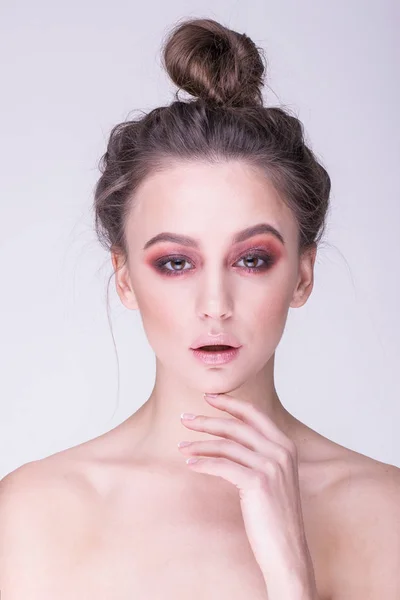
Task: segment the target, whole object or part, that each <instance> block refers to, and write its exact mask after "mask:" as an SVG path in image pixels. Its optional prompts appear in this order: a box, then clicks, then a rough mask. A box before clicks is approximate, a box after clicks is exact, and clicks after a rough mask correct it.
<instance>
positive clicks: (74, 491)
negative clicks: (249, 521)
mask: <svg viewBox="0 0 400 600" xmlns="http://www.w3.org/2000/svg"><path fill="white" fill-rule="evenodd" d="M141 411H142V412H141ZM142 414H143V407H142V408H141V409H139V411H137V412H136V413H135V414H134V415H133V416H131V417H130V418H129V419H127V420H126V421H124V422H123V423H121V424H120V425H119V426H117V427H116V428H114V429H113V430H111V431H110V432H107V433H106V434H103V435H101V436H99V437H98V438H95V439H94V440H90V441H89V442H85V443H83V444H81V445H79V446H76V447H74V448H70V449H67V450H64V451H62V452H59V453H57V454H55V455H53V456H50V457H47V458H45V459H42V460H39V461H35V462H33V463H28V464H27V465H24V466H23V467H21V468H20V469H17V470H16V471H15V472H14V473H12V474H10V475H9V476H7V477H6V478H5V479H4V480H3V482H2V485H3V486H4V482H5V481H6V480H7V479H9V481H8V490H7V491H8V493H9V497H10V498H12V499H13V506H14V514H16V515H18V514H19V516H21V514H22V519H23V517H24V515H25V516H26V517H27V521H28V526H27V527H26V526H25V528H24V532H23V533H21V538H20V539H18V540H16V539H15V538H14V539H15V543H14V544H12V543H9V544H7V547H6V550H7V557H5V556H2V564H3V568H4V570H3V576H2V577H3V580H2V588H3V591H4V594H5V596H4V597H5V598H9V600H20V599H22V598H23V597H29V598H31V599H32V600H39V598H40V599H41V600H50V599H52V598H55V597H57V598H60V599H64V598H65V599H67V598H72V597H73V598H76V599H77V600H80V599H84V598H85V599H86V598H88V599H89V598H90V599H92V598H96V599H99V600H103V599H104V600H106V599H108V598H110V597H113V598H115V599H121V600H125V599H126V600H127V599H128V598H151V599H154V600H156V599H160V600H161V599H168V598H171V599H172V598H174V599H178V600H180V599H182V600H183V599H186V598H188V597H191V598H194V599H199V600H200V599H202V598H211V599H214V598H215V599H217V598H221V597H222V598H231V599H232V600H242V599H243V600H245V599H246V598H249V597H251V598H254V599H258V598H259V599H260V600H261V599H264V600H265V599H267V598H268V596H267V592H266V590H265V582H264V580H263V578H262V576H261V573H260V571H259V569H258V565H257V563H256V562H255V560H254V557H253V555H252V552H251V548H250V547H249V545H248V543H247V538H246V535H245V532H244V529H243V521H242V518H241V513H240V508H239V502H238V494H237V489H236V488H235V487H233V486H232V485H231V484H230V483H228V482H225V481H224V480H223V479H221V478H215V477H212V476H207V475H203V474H199V473H190V472H189V471H188V467H187V466H186V464H185V462H184V458H183V457H180V456H178V459H179V460H177V461H176V463H174V464H170V463H168V462H166V463H165V464H163V462H162V461H161V460H159V461H157V462H154V461H153V460H151V459H150V460H149V458H148V456H147V455H146V454H145V452H143V451H141V450H140V447H141V443H142V442H143V440H142V439H141V437H142V435H141V432H142V431H143V421H142ZM291 420H292V423H291V427H292V428H291V434H292V439H294V440H295V441H296V444H297V446H298V450H299V474H300V481H301V497H302V507H303V514H304V522H305V528H306V535H307V540H308V545H309V548H310V552H311V556H312V560H313V565H314V569H315V575H316V580H317V586H318V592H319V598H320V600H335V599H336V598H341V597H342V596H341V595H340V596H339V595H338V596H336V595H334V593H333V591H334V590H335V591H336V590H337V589H338V582H335V581H334V580H333V579H332V577H333V575H332V572H333V567H334V565H335V564H336V563H337V562H340V557H339V555H338V551H339V548H340V541H341V540H342V539H345V538H346V523H348V522H351V520H352V518H353V516H354V514H353V513H354V511H355V506H354V504H352V502H351V501H350V498H351V495H352V494H353V495H354V494H357V493H358V492H357V489H358V486H359V491H360V501H362V502H364V503H367V504H368V502H369V503H370V506H368V510H369V511H370V512H371V513H374V511H379V510H380V507H379V505H378V506H374V497H371V498H370V500H368V498H367V497H366V498H365V497H364V498H363V497H362V496H361V491H362V489H363V486H362V482H363V481H365V480H366V479H373V480H374V482H375V483H376V486H377V489H381V490H382V494H383V490H385V489H390V486H391V485H392V486H393V489H394V486H396V489H397V490H399V489H400V487H399V479H400V478H399V469H397V468H396V467H394V466H391V465H386V464H384V463H381V462H379V461H375V460H373V459H371V458H368V457H366V456H363V455H361V454H358V453H356V452H353V451H351V450H349V449H346V448H344V447H343V446H340V445H338V444H336V443H334V442H332V441H331V440H329V439H327V438H325V437H323V436H321V435H319V434H318V433H317V432H315V431H313V430H312V429H310V428H308V427H307V426H306V425H304V424H303V423H301V422H299V421H297V420H296V419H295V418H294V417H291ZM176 452H177V453H178V451H176ZM127 456H131V457H132V458H131V459H127ZM10 492H11V494H10ZM3 494H4V489H3ZM27 494H29V498H30V502H29V506H27V503H26V495H27ZM375 498H379V495H376V496H375ZM21 501H22V504H23V506H24V508H21V510H20V511H18V509H16V508H15V507H16V506H17V507H18V503H19V502H21ZM375 502H376V500H375ZM359 506H360V503H359V502H358V508H359ZM346 507H347V508H346ZM6 510H7V509H6ZM346 510H347V511H348V513H346ZM351 511H353V513H352V512H351ZM0 512H1V511H0ZM3 519H4V505H3ZM338 523H339V524H341V525H342V528H338V526H337V525H338ZM29 531H30V533H31V534H32V537H31V536H30V535H29V533H28V532H29ZM363 534H364V535H365V531H363ZM35 536H36V537H35ZM14 549H15V554H14V553H13V550H14ZM347 569H348V577H349V579H351V577H352V564H351V563H348V564H347ZM12 577H14V578H15V579H14V581H12ZM343 581H344V582H345V581H346V573H343V570H342V580H341V582H340V585H341V586H342V589H343V591H344V592H346V584H345V583H343ZM343 586H344V587H343ZM6 592H7V593H6ZM345 597H347V596H345V595H343V598H345ZM349 597H350V596H349ZM365 597H366V598H368V596H365ZM355 598H357V596H355ZM360 598H361V596H360ZM393 598H394V596H393Z"/></svg>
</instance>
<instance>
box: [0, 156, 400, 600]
mask: <svg viewBox="0 0 400 600" xmlns="http://www.w3.org/2000/svg"><path fill="white" fill-rule="evenodd" d="M136 194H137V195H136V203H135V205H134V208H133V209H132V211H131V214H130V215H129V218H128V221H127V224H126V235H127V240H128V244H129V248H128V258H129V260H128V261H127V262H126V263H125V264H124V263H123V261H121V260H120V259H121V256H120V255H118V254H113V256H112V261H113V266H114V269H115V271H116V285H117V292H118V294H119V297H120V299H121V302H122V303H123V304H124V306H125V307H126V308H127V309H129V310H140V313H141V317H142V320H143V324H144V328H145V331H146V334H147V337H148V340H149V342H150V344H151V346H152V348H153V350H154V352H155V356H156V379H155V384H154V388H153V391H152V393H151V395H150V397H149V398H148V399H147V400H146V402H144V404H143V405H142V406H141V407H140V409H139V410H138V411H136V412H135V413H134V414H133V415H131V416H130V417H129V418H128V419H127V420H126V421H124V422H123V423H121V424H120V425H119V426H118V427H116V428H114V429H113V430H111V431H110V432H108V433H106V434H104V435H101V436H99V437H98V438H95V439H94V440H91V441H88V442H85V443H84V444H81V445H79V446H76V447H75V448H71V449H68V450H64V451H62V452H59V453H57V454H55V455H53V456H50V457H47V458H45V459H42V460H40V461H36V462H34V463H28V464H27V465H24V466H22V467H21V468H20V469H17V470H16V471H15V472H13V473H11V474H9V475H8V476H7V477H6V478H4V479H3V481H2V482H1V485H0V589H1V590H2V592H3V595H4V598H5V599H6V600H22V599H24V600H25V599H26V598H29V599H30V600H39V599H40V600H53V599H54V598H57V599H59V600H63V599H64V598H65V599H67V598H68V600H70V599H71V598H74V599H75V600H81V599H82V600H83V599H92V598H96V600H103V599H104V600H105V599H106V598H107V600H108V599H109V598H110V597H112V598H113V600H114V599H115V600H128V599H129V600H130V599H131V598H135V599H141V598H143V599H146V600H149V599H151V600H158V599H160V600H161V599H163V600H168V599H169V598H171V599H172V598H174V600H183V599H185V600H186V599H187V598H189V597H190V598H192V599H193V600H197V599H199V600H200V599H203V598H207V600H214V599H217V598H218V599H220V598H230V599H231V600H248V598H252V600H258V599H260V600H261V599H263V600H266V599H267V592H266V583H267V585H268V582H265V581H264V579H263V577H262V576H261V572H260V569H259V567H258V564H257V563H256V561H255V560H254V555H253V553H252V550H251V547H250V545H249V542H248V539H247V537H246V534H245V530H244V527H243V519H242V514H241V511H240V505H239V498H238V490H237V488H236V487H235V486H233V485H232V484H231V483H230V482H228V481H226V480H224V479H223V478H221V477H213V476H211V475H206V474H201V473H197V472H191V471H190V470H189V468H188V466H187V465H186V463H185V457H184V456H182V454H181V453H180V451H179V450H178V448H177V443H178V442H179V441H182V440H189V441H191V440H207V439H210V435H209V434H208V433H206V432H198V431H193V430H190V429H188V428H185V427H184V426H183V424H182V422H181V420H180V414H181V413H182V412H192V413H194V414H202V415H205V416H209V417H213V416H221V411H219V410H217V409H216V408H214V407H212V406H211V405H210V404H207V403H206V402H205V401H204V398H203V393H204V392H210V393H224V394H230V395H232V396H234V397H236V398H238V399H240V400H242V401H243V402H249V403H251V404H252V405H254V406H255V407H256V408H257V409H258V410H260V411H261V412H262V413H263V414H264V415H265V416H266V417H268V418H269V419H271V420H272V421H273V422H274V423H275V424H276V425H277V426H278V427H279V428H280V429H281V431H282V432H283V433H284V434H285V435H286V436H287V437H288V438H290V439H291V440H293V442H294V443H295V444H296V447H297V451H298V460H299V479H300V494H301V504H302V511H303V516H304V524H305V530H306V537H307V542H308V546H309V550H310V554H311V557H312V560H313V565H314V570H315V576H316V580H317V587H318V592H319V597H320V600H350V599H351V600H378V599H379V600H381V598H385V600H397V599H398V598H399V597H400V580H399V577H398V566H397V564H398V560H397V558H398V556H400V544H399V540H400V511H399V506H400V502H399V498H400V476H399V472H400V470H399V469H397V468H396V467H394V466H392V465H386V464H384V463H381V462H379V461H375V460H373V459H370V458H368V457H365V456H363V455H361V454H358V453H356V452H353V451H351V450H349V449H347V448H344V447H342V446H340V445H338V444H335V443H334V442H333V441H330V440H328V439H327V438H325V437H323V436H321V435H319V434H318V433H317V432H315V431H313V430H312V429H310V428H309V427H307V426H306V425H305V424H303V423H301V422H300V421H298V420H297V419H295V418H294V417H293V416H292V415H291V414H290V413H289V412H288V411H287V410H286V409H285V408H284V406H283V404H282V403H281V401H280V398H279V397H278V394H277V392H276V389H275V384H274V359H275V349H276V347H277V346H278V344H279V341H280V339H281V337H282V333H283V330H284V327H285V324H286V319H287V314H288V310H289V308H298V307H301V306H303V305H304V303H305V302H306V301H307V299H308V297H309V296H310V294H311V290H312V287H313V268H314V261H315V258H316V252H315V248H311V250H310V251H309V252H306V253H303V254H302V255H301V256H299V255H298V250H297V243H298V226H297V223H296V221H295V220H294V218H293V215H292V213H291V211H290V210H289V208H288V207H287V206H286V205H285V204H284V203H283V202H282V199H281V198H280V196H279V194H278V193H277V191H276V190H275V189H274V188H273V187H272V186H271V185H270V183H269V182H268V180H267V179H266V178H265V176H264V174H263V173H260V172H256V171H255V170H254V169H251V168H249V167H248V166H246V165H244V164H242V163H238V162H232V163H218V164H213V165H208V164H204V163H191V164H188V163H184V164H179V165H176V166H169V167H168V168H167V169H166V170H164V171H159V172H157V174H155V175H152V176H151V177H149V178H147V179H146V180H145V182H144V184H143V185H142V186H141V187H140V188H139V190H137V191H136ZM259 223H267V224H269V225H272V227H273V228H275V229H276V230H277V231H278V232H279V233H280V234H281V236H282V239H283V241H282V240H279V236H278V237H277V236H276V235H274V234H273V233H271V230H269V231H267V232H263V233H258V234H257V235H255V234H253V235H252V237H251V239H250V238H247V239H246V240H243V239H242V240H241V241H237V242H233V241H232V240H233V239H234V236H235V235H236V234H237V232H238V231H242V230H243V229H244V228H246V229H247V228H249V227H250V228H252V227H254V225H255V224H259ZM160 232H177V233H179V234H180V235H182V234H184V235H185V236H190V237H191V238H195V239H197V240H198V247H197V248H194V247H193V246H189V245H188V244H187V241H186V244H185V242H181V243H180V244H178V243H176V241H175V242H171V241H168V242H165V241H164V242H157V244H154V245H151V246H149V247H147V245H148V243H149V240H150V239H152V238H153V237H154V236H156V235H158V234H159V233H160ZM256 250H257V251H263V252H264V253H265V252H267V253H268V254H270V255H271V256H272V257H273V260H272V262H271V264H270V266H268V267H265V266H264V268H262V269H258V270H257V271H255V270H254V265H256V264H259V263H258V259H255V258H252V257H251V256H252V252H253V251H256ZM171 255H172V256H174V257H175V261H172V262H171V261H168V262H169V263H170V264H171V265H172V264H173V263H174V262H175V264H178V261H179V263H180V265H181V266H185V265H186V263H187V264H188V265H190V269H186V268H185V269H182V273H181V274H178V275H176V274H172V275H171V274H168V275H167V274H166V271H161V270H160V268H159V263H160V262H161V259H162V260H164V259H165V258H168V257H169V256H171ZM180 257H182V258H180ZM246 258H251V263H252V264H251V265H250V266H248V265H246V264H245V262H244V261H245V259H246ZM255 261H256V262H255ZM268 262H269V261H267V263H265V264H268ZM260 264H261V265H262V264H263V259H261V261H260ZM164 266H165V267H166V266H167V264H165V265H164ZM246 267H247V268H246ZM183 271H184V272H183ZM168 272H169V273H170V272H171V269H168ZM211 331H212V332H213V333H214V334H215V333H217V332H220V331H223V332H225V333H230V334H233V335H235V336H236V337H237V338H238V340H239V342H240V344H241V345H242V348H241V350H240V354H239V356H238V357H237V358H236V359H235V362H234V363H227V364H225V365H223V366H220V367H218V368H211V367H209V366H205V365H204V364H201V363H199V362H198V361H197V360H196V359H195V358H194V357H193V353H192V352H191V351H190V346H191V344H192V342H194V340H195V338H197V337H198V336H199V335H200V334H209V333H210V332H211ZM133 373H134V370H133ZM310 376H312V374H310ZM132 389H133V390H135V381H134V376H133V381H132ZM133 393H134V392H133ZM349 401H350V400H349ZM343 418H344V419H345V418H346V415H343ZM354 425H355V427H357V423H355V424H354ZM268 600H276V599H275V598H270V599H268ZM288 600H300V599H297V598H296V599H288ZM301 600H309V599H308V598H307V599H304V598H302V599H301Z"/></svg>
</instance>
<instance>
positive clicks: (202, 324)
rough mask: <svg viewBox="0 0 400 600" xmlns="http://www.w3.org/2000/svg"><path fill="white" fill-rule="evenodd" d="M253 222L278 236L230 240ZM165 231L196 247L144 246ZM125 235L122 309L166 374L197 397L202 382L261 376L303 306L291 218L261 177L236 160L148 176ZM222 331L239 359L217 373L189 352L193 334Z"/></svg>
mask: <svg viewBox="0 0 400 600" xmlns="http://www.w3.org/2000/svg"><path fill="white" fill-rule="evenodd" d="M259 224H266V225H268V226H271V227H273V228H274V229H275V230H276V231H277V232H278V233H277V235H274V234H273V233H268V232H264V233H263V232H260V233H258V234H256V235H253V236H251V237H248V238H247V239H242V240H241V241H239V242H236V243H235V242H234V238H235V236H236V235H237V234H238V233H239V232H241V231H243V230H244V229H247V228H250V227H254V226H255V225H259ZM165 232H168V233H169V234H173V235H176V236H185V238H191V239H192V240H193V242H192V243H189V242H188V243H182V242H180V243H179V242H173V241H168V240H160V241H155V242H154V243H151V240H152V238H154V237H155V236H159V235H160V234H161V233H165ZM126 234H127V240H128V262H127V264H126V266H125V267H123V268H122V269H121V270H120V271H119V272H118V273H117V275H116V278H117V289H118V293H119V296H120V298H121V301H122V302H123V304H124V305H125V306H126V307H127V308H130V309H136V308H139V310H140V313H141V317H142V322H143V326H144V329H145V331H146V334H147V337H148V340H149V343H150V345H151V347H152V348H153V350H154V352H155V354H156V357H157V360H158V361H160V363H161V364H162V366H163V368H165V369H168V371H173V372H175V373H176V376H178V377H181V378H185V379H186V380H187V382H188V383H190V386H191V387H196V386H198V387H199V389H203V388H204V386H205V380H204V378H205V377H208V378H212V379H213V381H212V382H210V383H216V379H217V378H218V379H219V380H220V379H221V377H223V378H225V379H226V377H230V378H231V381H230V384H231V385H229V387H230V389H233V388H234V387H236V383H237V384H239V383H240V380H242V381H244V380H246V379H247V378H249V377H251V375H252V374H255V373H258V372H259V371H260V370H261V369H262V368H263V366H264V365H265V364H266V363H267V362H268V360H269V359H270V358H271V356H272V355H273V353H274V351H275V349H276V347H277V345H278V343H279V340H280V339H281V336H282V333H283V330H284V326H285V322H286V318H287V313H288V310H289V307H290V305H291V303H292V301H293V303H292V306H293V305H296V306H298V305H301V304H302V303H304V302H305V301H306V299H307V298H306V297H305V296H304V293H303V295H302V296H301V299H300V298H299V297H298V296H297V297H296V296H295V294H296V293H297V294H298V293H299V292H296V290H297V289H298V288H299V287H300V286H299V284H300V283H301V276H302V271H301V261H300V259H299V257H298V254H297V239H298V237H297V236H298V229H297V224H296V222H295V220H294V217H293V216H292V213H291V211H290V209H289V208H287V207H286V205H285V204H284V203H283V202H282V201H281V200H280V198H279V196H278V193H277V192H276V191H275V189H274V188H273V187H272V185H271V184H270V183H269V182H268V180H267V179H266V177H265V176H264V175H263V173H262V172H261V171H258V170H255V169H254V168H251V167H250V166H248V165H246V164H245V163H243V162H238V161H231V162H226V163H221V164H217V165H215V164H214V165H211V164H207V163H199V162H190V163H179V164H175V165H173V166H170V167H168V169H166V170H165V171H164V172H159V173H155V174H154V175H151V176H149V177H148V178H147V179H146V180H145V181H144V182H143V183H142V185H141V186H140V188H139V189H138V190H137V192H136V194H135V199H134V205H133V208H132V210H131V213H130V215H129V218H128V221H127V223H126ZM280 236H281V237H282V238H283V241H284V243H282V241H281V240H280V239H279V237H280ZM115 261H116V257H113V263H114V267H115V268H116V266H117V262H115ZM312 265H313V260H311V263H310V262H309V263H308V267H307V266H306V272H307V273H308V275H309V276H310V277H311V276H312ZM307 268H308V271H307ZM303 276H304V273H303ZM311 287H312V286H309V289H308V290H307V294H308V295H309V293H311V289H310V288H311ZM308 295H307V297H308ZM296 298H297V300H296ZM295 300H296V301H297V304H294V301H295ZM220 331H223V332H227V333H230V334H233V335H234V336H236V338H237V339H238V341H239V343H240V344H241V346H242V348H241V350H240V352H239V355H238V356H237V357H236V358H235V359H234V360H233V361H231V362H230V363H226V364H224V365H221V366H219V367H217V368H215V367H210V366H207V365H204V364H203V363H201V362H199V361H198V360H197V359H196V358H195V356H194V355H193V352H192V351H191V350H190V347H191V346H192V345H193V343H194V341H195V339H196V338H197V337H198V336H199V335H201V334H207V333H208V332H212V333H217V332H220ZM233 380H235V381H233Z"/></svg>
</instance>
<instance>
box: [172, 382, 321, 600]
mask: <svg viewBox="0 0 400 600" xmlns="http://www.w3.org/2000/svg"><path fill="white" fill-rule="evenodd" d="M204 397H205V399H206V400H207V402H209V404H211V405H212V406H214V407H216V408H218V409H220V410H222V411H225V412H227V413H230V414H231V415H233V416H234V417H235V418H233V419H231V418H215V417H206V416H203V415H198V416H196V418H195V419H193V420H187V419H184V418H182V422H183V425H185V427H188V428H189V429H193V430H196V431H205V432H207V433H210V434H212V435H217V436H221V437H223V438H225V439H215V440H207V441H198V442H191V443H190V444H189V445H186V446H183V447H180V448H179V449H180V450H181V452H182V453H183V454H185V455H187V454H188V455H191V456H192V455H193V457H197V456H202V457H207V458H198V460H197V462H189V463H188V466H189V467H190V469H192V470H195V471H198V472H199V473H208V474H209V475H215V476H217V477H222V478H223V479H225V480H227V481H230V482H231V483H233V485H235V486H236V487H237V488H238V490H239V498H240V504H241V510H242V514H243V520H244V525H245V530H246V534H247V537H248V539H249V543H250V545H251V547H252V550H253V553H254V556H255V558H256V560H257V562H258V564H259V566H260V568H261V571H262V573H263V575H264V578H265V581H266V584H267V590H268V593H269V594H270V592H272V590H274V592H275V590H276V592H275V593H276V596H275V595H270V596H269V597H270V598H271V600H272V599H273V598H275V597H276V598H280V597H281V594H282V593H286V592H289V590H290V593H292V592H293V595H291V596H289V595H288V596H285V598H286V597H287V598H295V597H298V598H302V599H303V598H304V599H306V598H307V600H308V599H311V598H313V599H314V598H316V597H317V593H316V584H315V576H314V569H313V565H312V561H311V556H310V552H309V548H308V545H307V541H306V536H305V530H304V523H303V514H302V509H301V500H300V485H299V477H298V460H297V448H296V446H295V444H294V442H293V441H292V440H291V439H289V438H288V437H287V436H286V435H285V434H284V433H283V432H282V431H281V430H280V429H279V428H278V427H277V425H275V423H274V422H273V421H272V420H271V419H270V418H269V417H268V416H267V415H265V414H264V413H262V412H261V411H260V410H259V409H258V408H256V407H255V406H253V405H251V404H249V403H248V402H244V401H243V400H239V399H237V398H234V397H233V396H230V395H228V394H219V395H218V396H217V397H216V398H211V397H208V396H206V395H204ZM188 460H189V459H188ZM186 462H188V461H186ZM297 590H298V595H296V594H297ZM282 597H283V596H282Z"/></svg>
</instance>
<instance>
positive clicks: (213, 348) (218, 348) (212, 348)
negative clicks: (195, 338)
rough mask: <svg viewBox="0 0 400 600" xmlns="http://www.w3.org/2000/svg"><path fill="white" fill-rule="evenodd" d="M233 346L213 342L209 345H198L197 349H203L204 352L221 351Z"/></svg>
mask: <svg viewBox="0 0 400 600" xmlns="http://www.w3.org/2000/svg"><path fill="white" fill-rule="evenodd" d="M232 348H233V346H221V345H218V344H213V345H211V346H199V347H198V348H197V350H203V351H206V352H221V351H222V350H231V349H232Z"/></svg>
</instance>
